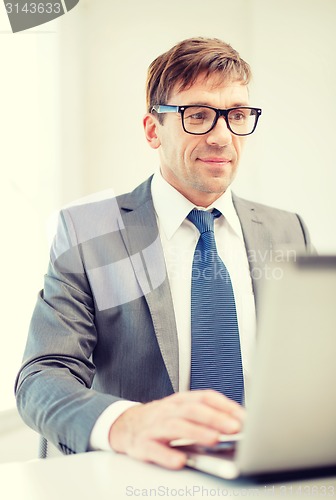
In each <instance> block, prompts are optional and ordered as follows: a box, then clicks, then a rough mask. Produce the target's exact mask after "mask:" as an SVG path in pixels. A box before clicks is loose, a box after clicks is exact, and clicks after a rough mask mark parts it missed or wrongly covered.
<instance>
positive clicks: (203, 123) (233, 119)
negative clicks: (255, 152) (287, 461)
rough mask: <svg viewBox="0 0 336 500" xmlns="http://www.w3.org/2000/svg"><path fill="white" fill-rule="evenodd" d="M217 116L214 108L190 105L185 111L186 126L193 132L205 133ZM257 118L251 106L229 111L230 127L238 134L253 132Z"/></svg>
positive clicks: (187, 129)
mask: <svg viewBox="0 0 336 500" xmlns="http://www.w3.org/2000/svg"><path fill="white" fill-rule="evenodd" d="M216 116H217V115H216V111H215V110H214V109H210V108H204V107H201V106H191V107H188V108H187V109H185V110H184V113H183V122H184V128H185V130H186V132H189V133H191V134H205V133H207V132H209V131H210V130H211V128H212V127H213V125H214V122H215V120H216ZM256 120H257V114H256V112H255V111H254V110H253V109H250V108H235V109H233V110H231V111H229V113H228V122H229V123H228V124H229V128H230V129H231V131H232V132H233V133H236V134H242V135H247V134H250V133H251V132H253V129H254V127H255V123H256Z"/></svg>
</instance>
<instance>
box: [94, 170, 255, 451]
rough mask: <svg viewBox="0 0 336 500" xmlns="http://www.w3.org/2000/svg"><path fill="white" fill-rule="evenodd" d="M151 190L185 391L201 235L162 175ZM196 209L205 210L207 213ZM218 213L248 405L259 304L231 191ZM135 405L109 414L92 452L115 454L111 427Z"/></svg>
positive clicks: (123, 404)
mask: <svg viewBox="0 0 336 500" xmlns="http://www.w3.org/2000/svg"><path fill="white" fill-rule="evenodd" d="M151 189H152V197H153V204H154V209H155V213H156V216H157V221H158V227H159V234H160V238H161V242H162V248H163V252H164V256H165V261H166V267H167V273H168V279H169V284H170V288H171V293H172V299H173V305H174V312H175V319H176V327H177V336H178V349H179V390H180V391H185V390H188V389H189V387H190V367H191V286H190V285H191V270H192V262H193V256H194V251H195V248H196V245H197V241H198V239H199V231H198V229H197V228H196V226H195V225H194V224H193V223H192V222H190V221H189V220H188V219H186V217H187V216H188V214H189V212H190V211H191V210H192V209H193V208H195V205H194V204H193V203H191V202H190V201H189V200H187V199H186V198H185V197H184V196H183V195H182V194H181V193H180V192H179V191H177V190H176V189H175V188H173V187H172V186H171V185H170V184H169V183H168V182H166V181H165V180H164V179H163V177H162V176H161V174H160V172H156V173H155V174H154V177H153V180H152V186H151ZM196 208H198V209H201V210H202V209H203V210H205V208H204V207H196ZM213 208H217V210H219V211H220V212H221V213H222V214H223V216H221V217H219V218H218V219H215V226H214V232H215V239H216V245H217V250H218V253H219V256H220V257H221V259H222V260H223V262H224V263H225V265H226V267H227V269H228V271H229V273H230V277H231V281H232V286H233V290H234V296H235V302H236V310H237V319H238V326H239V336H240V345H241V353H242V363H243V373H244V385H245V404H247V394H246V387H248V380H249V378H250V365H251V357H252V352H253V349H254V345H255V336H256V318H255V304H254V296H253V290H252V282H251V276H250V270H249V264H248V259H247V254H246V249H245V244H244V238H243V233H242V229H241V225H240V221H239V218H238V216H237V213H236V211H235V208H234V205H233V202H232V195H231V190H230V189H227V190H226V192H225V193H224V194H223V195H222V196H220V197H219V198H218V199H217V200H216V201H215V202H214V203H213V204H212V205H211V206H210V207H207V208H206V209H207V210H212V209H213ZM134 404H137V403H134V402H129V401H119V402H116V403H114V404H112V405H111V406H109V407H108V408H106V410H105V411H104V412H103V413H102V414H101V415H100V417H99V419H98V420H97V422H96V424H95V426H94V428H93V430H92V433H91V438H90V447H91V448H92V449H104V450H105V449H106V450H108V449H110V446H109V442H108V433H109V429H110V427H111V425H112V423H113V422H114V421H115V419H116V418H117V417H118V416H119V415H121V413H123V412H124V411H125V410H126V409H127V408H129V407H130V406H133V405H134Z"/></svg>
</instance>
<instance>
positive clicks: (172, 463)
mask: <svg viewBox="0 0 336 500" xmlns="http://www.w3.org/2000/svg"><path fill="white" fill-rule="evenodd" d="M129 455H130V456H132V457H134V458H136V459H138V460H143V461H145V462H151V463H155V464H157V465H161V466H162V467H166V468H168V469H173V470H178V469H182V468H183V467H184V466H185V465H186V461H187V456H186V454H185V453H183V452H182V451H180V450H177V449H173V448H170V447H169V446H167V445H165V444H163V443H160V442H156V441H151V440H148V441H143V442H139V443H138V444H137V445H136V446H134V447H133V448H132V450H130V452H129Z"/></svg>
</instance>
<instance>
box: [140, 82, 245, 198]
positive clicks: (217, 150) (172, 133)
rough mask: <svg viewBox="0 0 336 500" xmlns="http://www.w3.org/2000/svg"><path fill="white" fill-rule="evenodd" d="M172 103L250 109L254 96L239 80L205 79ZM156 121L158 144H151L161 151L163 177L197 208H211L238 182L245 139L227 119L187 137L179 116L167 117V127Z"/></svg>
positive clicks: (220, 119) (173, 99)
mask: <svg viewBox="0 0 336 500" xmlns="http://www.w3.org/2000/svg"><path fill="white" fill-rule="evenodd" d="M215 84H216V85H215ZM159 104H160V103H159ZM167 104H172V105H179V106H182V105H187V104H204V105H208V106H213V107H214V108H219V109H226V108H232V107H235V106H248V105H249V104H248V91H247V87H246V85H245V84H243V83H241V82H239V81H228V82H225V83H224V82H223V83H219V84H218V82H217V81H215V80H214V79H213V78H211V77H210V78H208V79H206V80H205V79H203V78H199V79H198V80H196V82H195V84H194V85H193V86H192V87H191V88H189V89H187V90H182V91H181V92H173V93H172V95H171V97H170V98H169V101H168V102H167ZM147 116H148V115H147ZM153 120H154V121H153V123H152V131H154V130H155V132H154V134H155V138H156V140H155V141H154V142H151V141H150V140H149V142H150V145H151V146H152V147H153V148H155V149H156V148H158V149H159V154H160V160H161V172H162V175H163V177H164V178H165V179H166V180H167V181H168V182H169V183H170V184H171V185H172V186H174V187H175V188H176V189H177V190H178V191H180V192H181V193H182V194H183V195H184V196H185V197H186V198H188V199H189V200H190V201H192V202H193V203H195V204H196V205H199V206H204V207H207V206H209V205H210V204H211V203H213V202H214V201H215V200H216V199H217V198H218V197H219V196H220V195H221V194H222V193H224V192H225V191H226V189H227V187H228V186H229V185H230V184H231V182H232V181H233V179H234V177H235V175H236V171H237V167H238V163H239V160H240V155H241V152H242V148H243V144H244V141H245V138H244V137H239V136H236V135H234V134H232V133H231V132H230V130H229V129H228V128H227V125H226V122H225V119H224V117H220V118H219V120H218V122H217V124H216V126H215V128H214V129H212V130H211V131H210V132H208V133H207V134H205V135H191V134H188V133H186V132H184V130H183V128H182V123H181V115H180V114H179V113H167V114H165V115H164V121H163V124H162V125H161V124H159V122H158V121H157V120H156V118H154V119H153ZM149 124H150V118H149V121H148V122H147V125H148V126H149ZM147 128H148V127H147ZM145 129H146V118H145ZM147 139H148V134H147Z"/></svg>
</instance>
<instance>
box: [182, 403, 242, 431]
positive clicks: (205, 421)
mask: <svg viewBox="0 0 336 500" xmlns="http://www.w3.org/2000/svg"><path fill="white" fill-rule="evenodd" d="M181 416H182V417H183V418H185V419H186V420H188V421H189V422H194V423H197V424H199V425H202V426H205V427H207V428H209V429H213V430H216V431H218V432H220V433H221V434H232V433H235V432H240V431H241V427H242V424H241V421H240V420H239V419H237V418H236V417H234V416H233V415H232V414H229V413H226V411H222V410H217V409H215V408H213V407H211V406H207V405H205V404H203V403H198V402H197V403H191V404H190V403H189V404H186V405H185V408H184V409H181Z"/></svg>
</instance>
